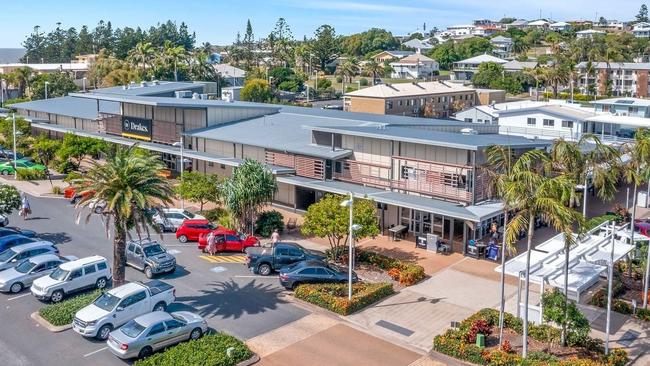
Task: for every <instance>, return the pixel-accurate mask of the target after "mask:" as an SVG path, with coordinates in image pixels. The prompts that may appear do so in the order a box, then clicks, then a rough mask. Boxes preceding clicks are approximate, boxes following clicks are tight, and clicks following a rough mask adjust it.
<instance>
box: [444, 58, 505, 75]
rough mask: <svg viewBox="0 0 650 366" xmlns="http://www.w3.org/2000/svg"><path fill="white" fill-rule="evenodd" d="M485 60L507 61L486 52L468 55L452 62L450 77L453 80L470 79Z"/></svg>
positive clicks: (503, 62) (500, 62) (501, 62)
mask: <svg viewBox="0 0 650 366" xmlns="http://www.w3.org/2000/svg"><path fill="white" fill-rule="evenodd" d="M485 62H495V63H497V64H505V63H507V62H508V61H507V60H504V59H501V58H498V57H494V56H492V55H488V54H483V55H479V56H475V57H470V58H468V59H465V60H461V61H457V62H454V63H453V65H452V74H451V78H452V79H453V80H472V76H474V74H475V73H476V72H477V71H478V67H479V65H481V64H482V63H485Z"/></svg>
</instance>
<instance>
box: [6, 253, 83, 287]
mask: <svg viewBox="0 0 650 366" xmlns="http://www.w3.org/2000/svg"><path fill="white" fill-rule="evenodd" d="M75 259H77V258H76V257H73V256H66V257H61V256H58V255H56V254H51V253H48V254H41V255H37V256H35V257H31V258H29V259H26V260H23V261H21V262H20V263H19V264H18V265H17V266H15V267H13V268H9V269H8V270H6V271H2V272H0V292H11V293H18V292H20V291H22V290H23V289H25V288H28V287H30V286H31V285H32V282H34V280H35V279H37V278H40V277H43V276H47V275H49V274H50V273H52V272H53V271H54V270H56V269H57V268H58V267H59V266H60V265H61V264H63V263H65V262H68V261H70V260H75Z"/></svg>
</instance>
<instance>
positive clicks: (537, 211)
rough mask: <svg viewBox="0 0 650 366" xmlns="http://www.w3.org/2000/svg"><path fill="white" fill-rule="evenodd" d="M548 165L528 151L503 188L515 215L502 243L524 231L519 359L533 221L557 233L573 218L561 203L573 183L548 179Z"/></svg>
mask: <svg viewBox="0 0 650 366" xmlns="http://www.w3.org/2000/svg"><path fill="white" fill-rule="evenodd" d="M549 162H550V159H549V157H548V155H546V153H545V152H543V151H540V150H531V151H528V152H526V153H524V154H523V155H522V156H520V157H519V159H517V161H516V162H515V163H514V164H513V165H512V174H511V178H509V179H508V180H507V182H506V185H505V187H504V188H503V197H504V201H506V202H508V203H509V205H511V207H512V209H513V211H515V212H516V213H515V216H514V217H513V218H512V219H511V220H510V222H508V226H507V227H506V233H505V235H506V237H507V238H506V240H507V241H508V242H513V243H514V242H515V241H516V240H517V237H518V234H519V233H520V232H521V231H523V230H527V231H528V238H527V239H528V240H527V252H526V270H525V274H524V275H525V281H526V282H525V284H526V285H525V291H524V317H523V328H524V329H523V330H524V331H523V351H522V356H523V357H526V355H527V352H528V302H529V295H530V255H531V251H532V244H533V236H534V234H535V220H536V218H538V217H540V218H541V219H543V220H545V221H546V222H548V223H549V224H551V225H552V226H553V227H554V228H555V229H556V230H558V231H560V230H563V229H565V226H566V223H567V222H569V221H570V220H571V217H572V216H573V215H574V213H573V210H572V209H571V208H569V207H567V206H566V205H565V204H564V203H565V202H566V201H567V200H568V199H569V197H570V194H571V190H573V189H574V186H575V184H574V183H573V181H572V180H571V179H570V178H569V177H567V176H565V175H563V174H560V175H554V176H551V175H550V174H549V173H550V172H549V166H550V164H549ZM517 306H519V305H517Z"/></svg>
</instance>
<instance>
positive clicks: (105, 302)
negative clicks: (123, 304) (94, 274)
mask: <svg viewBox="0 0 650 366" xmlns="http://www.w3.org/2000/svg"><path fill="white" fill-rule="evenodd" d="M120 300H121V299H120V298H119V297H116V296H113V295H111V294H109V293H108V292H105V293H104V294H102V296H100V297H98V298H97V300H95V302H94V303H93V304H95V306H97V307H98V308H100V309H102V310H106V311H113V309H114V308H115V305H117V303H118V302H120Z"/></svg>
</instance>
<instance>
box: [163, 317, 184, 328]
mask: <svg viewBox="0 0 650 366" xmlns="http://www.w3.org/2000/svg"><path fill="white" fill-rule="evenodd" d="M165 325H166V326H167V329H168V330H172V329H176V328H180V327H182V326H183V325H185V324H184V323H182V322H180V321H178V320H176V319H172V320H168V321H166V322H165Z"/></svg>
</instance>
